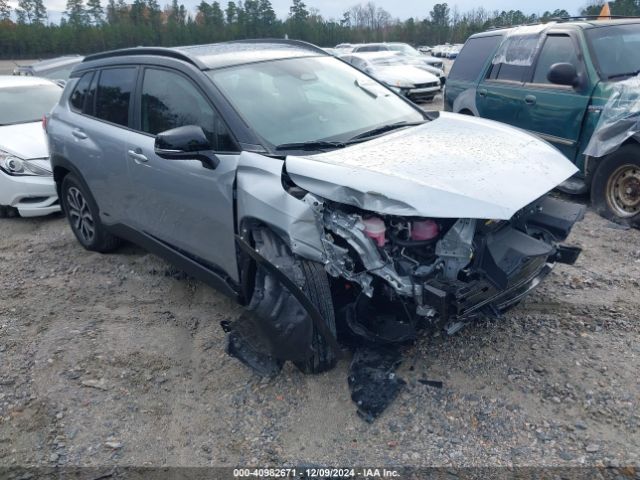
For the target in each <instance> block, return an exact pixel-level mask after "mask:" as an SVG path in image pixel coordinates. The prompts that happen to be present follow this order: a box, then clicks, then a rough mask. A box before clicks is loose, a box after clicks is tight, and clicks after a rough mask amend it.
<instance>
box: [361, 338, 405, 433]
mask: <svg viewBox="0 0 640 480" xmlns="http://www.w3.org/2000/svg"><path fill="white" fill-rule="evenodd" d="M400 363H402V359H401V354H400V352H399V351H398V349H397V348H384V347H378V348H371V347H361V348H358V349H357V350H356V351H355V354H354V355H353V360H352V361H351V367H350V369H349V388H350V390H351V400H353V401H354V402H355V404H356V405H357V406H358V415H360V416H361V417H362V418H363V419H364V420H365V421H367V422H369V423H371V422H373V421H374V420H375V419H376V418H378V417H379V416H380V414H382V412H384V411H385V409H386V408H387V407H388V406H389V404H391V402H393V401H394V400H395V398H396V397H397V396H398V394H399V393H400V391H401V390H402V388H403V387H404V386H405V385H406V382H405V381H404V380H403V379H402V378H400V377H398V376H397V375H396V373H395V371H396V368H398V366H400Z"/></svg>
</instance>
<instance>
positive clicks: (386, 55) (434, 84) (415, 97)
mask: <svg viewBox="0 0 640 480" xmlns="http://www.w3.org/2000/svg"><path fill="white" fill-rule="evenodd" d="M340 58H341V59H342V60H344V61H345V62H347V63H349V64H351V65H353V66H354V67H356V68H358V69H359V70H362V71H363V72H365V73H367V74H369V75H371V76H373V77H374V78H376V79H377V80H379V81H380V82H382V83H384V84H385V85H387V86H388V87H389V88H391V89H392V90H394V91H396V92H397V93H400V94H401V95H403V96H405V97H407V98H409V99H411V100H412V101H414V102H430V101H432V100H433V99H434V97H435V96H436V95H437V94H438V93H440V91H441V90H442V85H443V82H444V78H445V77H444V75H443V74H442V73H441V72H440V71H438V70H436V72H435V74H434V73H431V72H430V71H429V70H428V69H431V68H432V67H427V66H425V65H424V64H421V63H418V64H416V63H415V62H411V61H409V62H408V61H407V60H406V57H403V56H401V55H396V54H395V53H390V52H379V53H375V52H374V53H353V54H347V55H342V56H341V57H340Z"/></svg>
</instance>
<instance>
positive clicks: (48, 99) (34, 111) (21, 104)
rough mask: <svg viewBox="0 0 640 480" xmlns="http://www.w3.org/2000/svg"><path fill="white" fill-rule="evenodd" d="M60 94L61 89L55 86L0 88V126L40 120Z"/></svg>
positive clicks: (56, 101)
mask: <svg viewBox="0 0 640 480" xmlns="http://www.w3.org/2000/svg"><path fill="white" fill-rule="evenodd" d="M61 94H62V89H61V88H60V87H58V86H56V85H29V86H22V87H8V88H0V126H3V125H13V124H16V123H29V122H37V121H39V120H41V119H42V116H43V115H45V114H46V113H49V112H50V111H51V109H52V108H53V107H54V105H55V104H56V103H58V99H59V98H60V95H61Z"/></svg>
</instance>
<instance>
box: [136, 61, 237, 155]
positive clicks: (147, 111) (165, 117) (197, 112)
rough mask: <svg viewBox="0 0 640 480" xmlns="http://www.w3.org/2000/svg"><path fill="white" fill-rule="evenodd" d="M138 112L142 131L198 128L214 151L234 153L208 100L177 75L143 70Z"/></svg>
mask: <svg viewBox="0 0 640 480" xmlns="http://www.w3.org/2000/svg"><path fill="white" fill-rule="evenodd" d="M140 113H141V119H140V120H141V123H140V126H141V129H142V131H143V132H146V133H150V134H152V135H156V134H158V133H160V132H164V131H165V130H171V129H172V128H177V127H182V126H184V125H198V126H200V127H202V129H203V130H204V132H205V134H206V135H207V138H209V141H211V143H212V145H213V147H214V150H218V151H233V150H236V148H235V146H234V143H233V140H232V139H231V136H230V135H229V133H228V131H227V129H226V128H225V126H224V124H223V123H222V121H220V119H219V118H218V115H217V114H216V113H215V111H214V110H213V108H212V107H211V105H210V104H209V102H208V101H207V99H206V98H205V97H204V96H203V95H202V93H200V91H199V90H198V89H197V88H196V86H195V85H194V84H193V83H191V81H190V80H188V79H187V78H186V77H183V76H182V75H180V74H177V73H173V72H169V71H167V70H154V69H148V70H146V71H145V74H144V81H143V85H142V103H141V110H140Z"/></svg>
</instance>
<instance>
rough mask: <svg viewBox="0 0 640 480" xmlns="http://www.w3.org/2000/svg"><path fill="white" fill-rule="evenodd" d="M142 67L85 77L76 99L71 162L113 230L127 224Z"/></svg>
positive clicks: (72, 100) (72, 102) (73, 102)
mask: <svg viewBox="0 0 640 480" xmlns="http://www.w3.org/2000/svg"><path fill="white" fill-rule="evenodd" d="M137 72H138V68H137V67H129V66H126V67H125V66H123V67H113V68H105V69H102V70H97V71H95V72H89V73H86V74H84V75H83V76H82V77H81V78H80V80H79V81H78V83H77V85H76V87H75V89H74V91H73V93H72V94H71V98H70V108H71V109H72V110H73V111H75V112H76V113H78V114H79V115H73V116H72V117H70V118H71V119H72V122H73V123H72V124H71V125H70V127H71V136H72V138H73V142H69V143H68V148H69V149H70V150H71V152H70V156H71V158H74V159H77V161H76V162H75V164H76V165H77V167H78V168H79V169H80V173H81V174H82V176H83V178H84V179H85V180H86V182H87V184H88V186H89V188H90V190H91V193H92V195H93V197H94V198H95V200H96V202H97V203H98V207H99V209H100V216H101V218H102V220H103V221H104V222H105V223H107V224H113V223H119V222H122V223H127V222H128V212H129V206H130V201H131V188H130V184H129V177H128V171H127V158H126V143H127V138H128V135H129V134H130V130H129V125H130V120H131V97H132V92H133V89H134V87H135V83H136V77H137Z"/></svg>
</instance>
